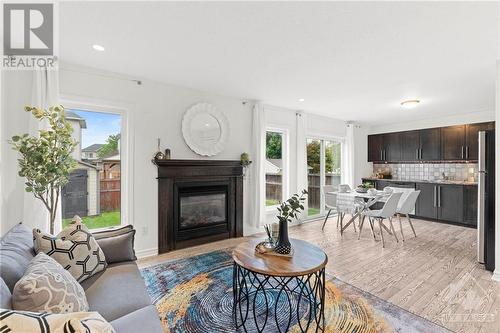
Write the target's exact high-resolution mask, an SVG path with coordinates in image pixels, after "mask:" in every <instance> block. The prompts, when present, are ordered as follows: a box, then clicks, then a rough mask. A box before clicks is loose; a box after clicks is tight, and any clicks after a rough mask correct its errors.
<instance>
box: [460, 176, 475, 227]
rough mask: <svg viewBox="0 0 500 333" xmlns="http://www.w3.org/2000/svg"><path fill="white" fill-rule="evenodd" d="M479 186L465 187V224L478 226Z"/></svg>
mask: <svg viewBox="0 0 500 333" xmlns="http://www.w3.org/2000/svg"><path fill="white" fill-rule="evenodd" d="M477 200H478V197H477V186H472V185H471V186H464V213H463V214H464V223H465V224H469V225H473V226H477Z"/></svg>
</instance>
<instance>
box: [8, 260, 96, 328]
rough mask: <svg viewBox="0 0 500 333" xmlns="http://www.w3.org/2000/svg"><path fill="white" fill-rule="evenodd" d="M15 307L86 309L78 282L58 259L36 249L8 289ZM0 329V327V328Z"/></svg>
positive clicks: (57, 310) (49, 310)
mask: <svg viewBox="0 0 500 333" xmlns="http://www.w3.org/2000/svg"><path fill="white" fill-rule="evenodd" d="M12 308H13V309H15V310H24V311H33V312H45V313H69V312H81V311H88V310H89V304H88V302H87V297H86V296H85V292H84V291H83V288H82V286H81V285H80V284H79V283H78V282H77V281H76V280H75V278H74V277H73V276H72V275H71V274H70V273H69V272H68V271H67V270H65V269H64V268H63V267H62V266H61V265H60V264H59V263H58V262H56V261H55V260H54V259H52V258H51V257H49V256H48V255H46V254H45V253H42V252H40V253H39V254H37V255H36V257H35V258H33V260H31V262H30V263H29V264H28V268H27V269H26V272H25V273H24V276H23V277H22V278H21V279H20V280H19V281H18V282H17V283H16V285H15V287H14V291H13V292H12ZM0 332H1V330H0Z"/></svg>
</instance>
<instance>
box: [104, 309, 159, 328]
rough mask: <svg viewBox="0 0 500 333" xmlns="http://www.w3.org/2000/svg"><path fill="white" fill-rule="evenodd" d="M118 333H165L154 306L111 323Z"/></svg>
mask: <svg viewBox="0 0 500 333" xmlns="http://www.w3.org/2000/svg"><path fill="white" fill-rule="evenodd" d="M111 326H113V328H114V329H115V330H116V333H137V332H148V333H163V328H162V327H161V323H160V320H159V317H158V312H157V311H156V307H155V306H154V305H150V306H147V307H145V308H142V309H139V310H137V311H134V312H132V313H130V314H128V315H125V316H123V317H120V318H118V319H116V320H113V321H112V322H111Z"/></svg>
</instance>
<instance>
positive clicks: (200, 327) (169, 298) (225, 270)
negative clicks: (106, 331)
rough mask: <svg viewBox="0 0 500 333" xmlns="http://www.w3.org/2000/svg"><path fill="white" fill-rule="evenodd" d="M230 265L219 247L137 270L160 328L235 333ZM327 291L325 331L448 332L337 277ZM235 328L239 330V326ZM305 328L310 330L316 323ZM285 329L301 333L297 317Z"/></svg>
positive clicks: (249, 329)
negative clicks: (153, 306)
mask: <svg viewBox="0 0 500 333" xmlns="http://www.w3.org/2000/svg"><path fill="white" fill-rule="evenodd" d="M232 265H233V261H232V258H231V252H230V250H222V251H214V252H210V253H207V254H202V255H199V256H195V257H190V258H186V259H180V260H174V261H169V262H165V263H161V264H157V265H154V266H150V267H146V268H143V269H141V274H142V276H143V278H144V280H145V282H146V286H147V289H148V291H149V294H150V295H151V299H152V300H153V303H154V304H155V305H156V307H157V309H158V313H159V315H160V319H161V321H162V324H163V327H164V330H165V332H167V333H229V332H236V329H235V325H234V321H233V317H232V306H233V294H232V281H233V280H232V274H233V269H232ZM326 294H327V295H326V301H325V321H326V330H325V331H326V332H339V333H344V332H345V333H347V332H349V333H382V332H383V333H386V332H387V333H390V332H405V333H412V332H415V333H417V332H419V333H420V332H425V333H438V332H439V333H442V332H450V331H448V330H447V329H445V328H443V327H441V326H438V325H436V324H434V323H432V322H430V321H428V320H426V319H424V318H422V317H419V316H417V315H414V314H412V313H410V312H408V311H405V310H403V309H402V308H400V307H398V306H395V305H393V304H391V303H388V302H386V301H384V300H382V299H380V298H378V297H376V296H374V295H372V294H370V293H367V292H364V291H362V290H360V289H358V288H356V287H354V286H352V285H350V284H348V283H345V282H342V281H340V280H339V279H336V278H332V279H330V280H329V281H327V283H326ZM281 301H283V302H284V300H283V299H282V298H280V299H278V302H281ZM258 303H259V302H258ZM260 304H261V305H262V306H264V305H265V302H260ZM279 306H281V305H280V304H279V303H278V307H279ZM258 313H259V311H257V315H258ZM301 319H302V320H303V318H301ZM247 322H251V321H247ZM285 327H286V326H285ZM246 328H247V332H252V333H253V332H257V329H256V328H255V327H252V326H251V325H250V324H249V325H247V326H246ZM280 328H281V329H282V330H284V329H285V328H282V327H280ZM239 331H241V332H244V330H243V329H242V328H240V330H239ZM309 331H310V332H314V331H315V327H311V328H310V329H309ZM264 332H266V333H267V332H269V333H275V332H277V329H276V327H272V326H271V327H270V328H269V329H266V330H264ZM288 332H300V329H299V325H298V324H297V318H294V322H292V326H291V329H290V330H289V331H288Z"/></svg>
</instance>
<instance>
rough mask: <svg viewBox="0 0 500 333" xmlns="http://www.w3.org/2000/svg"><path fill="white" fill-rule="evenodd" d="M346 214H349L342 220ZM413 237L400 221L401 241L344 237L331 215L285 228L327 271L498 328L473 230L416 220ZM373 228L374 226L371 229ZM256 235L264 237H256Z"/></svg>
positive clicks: (449, 318) (499, 312) (405, 304)
mask: <svg viewBox="0 0 500 333" xmlns="http://www.w3.org/2000/svg"><path fill="white" fill-rule="evenodd" d="M347 218H348V217H347ZM413 221H414V222H413V223H414V226H415V229H416V232H417V236H418V237H417V238H414V237H413V234H412V232H411V229H410V227H409V225H408V223H404V221H403V231H404V233H405V238H406V241H405V242H402V240H401V237H400V236H401V235H400V234H399V225H397V223H396V224H395V228H396V232H397V233H398V237H399V243H396V240H395V239H394V238H393V237H391V236H389V235H387V233H385V237H386V247H385V248H382V244H381V241H380V235H377V241H374V240H373V237H372V235H371V233H370V230H369V229H368V228H366V227H365V229H364V230H363V233H362V235H361V239H360V240H358V239H357V237H358V234H357V233H355V232H354V230H353V228H348V229H347V230H346V232H345V233H344V235H343V236H342V237H341V236H340V233H339V232H338V230H337V228H336V218H331V219H330V220H329V221H328V223H327V224H326V227H325V230H324V231H321V224H322V222H321V221H316V222H310V223H304V224H302V225H299V226H294V227H291V228H290V236H291V237H293V238H299V239H303V240H307V241H309V242H311V243H314V244H316V245H318V246H320V247H321V248H322V249H323V250H324V251H325V252H326V253H327V255H328V257H329V262H328V264H327V266H326V270H327V274H330V275H333V276H336V277H337V278H339V279H341V280H343V281H345V282H347V283H350V284H352V285H354V286H356V287H358V288H360V289H363V290H366V291H368V292H370V293H372V294H374V295H376V296H378V297H380V298H382V299H385V300H387V301H389V302H391V303H393V304H396V305H398V306H400V307H402V308H404V309H406V310H408V311H410V312H413V313H415V314H418V315H420V316H422V317H425V318H427V319H429V320H431V321H433V322H435V323H438V324H440V325H443V326H445V327H447V328H449V329H450V330H452V331H455V332H471V333H472V332H474V333H476V332H484V333H500V283H499V282H495V281H492V280H491V273H490V272H487V271H485V270H484V269H483V268H482V267H481V265H480V264H478V263H477V262H476V230H475V229H470V228H465V227H458V226H452V225H446V224H440V223H436V222H429V221H424V220H417V219H416V220H413ZM376 229H377V230H378V228H376ZM260 237H261V235H260ZM241 241H242V239H241V238H239V239H229V240H224V241H220V242H215V243H211V244H206V245H201V246H197V247H193V248H189V249H184V250H178V251H173V252H170V253H167V254H163V255H160V256H156V257H150V258H146V259H142V260H140V261H139V262H138V264H139V266H141V267H144V266H148V265H152V264H155V263H159V262H163V261H166V260H171V259H177V258H183V257H187V256H193V255H196V254H200V253H204V252H208V251H214V250H217V249H222V248H227V247H233V246H236V245H237V244H239V243H240V242H241Z"/></svg>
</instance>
